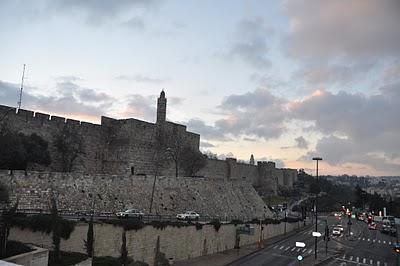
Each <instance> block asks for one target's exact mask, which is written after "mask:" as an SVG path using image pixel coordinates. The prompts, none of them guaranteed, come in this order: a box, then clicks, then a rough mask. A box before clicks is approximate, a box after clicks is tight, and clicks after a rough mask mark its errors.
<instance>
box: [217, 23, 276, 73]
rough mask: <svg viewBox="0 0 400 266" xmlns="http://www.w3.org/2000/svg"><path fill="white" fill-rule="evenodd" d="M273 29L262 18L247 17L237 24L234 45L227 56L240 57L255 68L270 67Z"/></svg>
mask: <svg viewBox="0 0 400 266" xmlns="http://www.w3.org/2000/svg"><path fill="white" fill-rule="evenodd" d="M272 34H273V31H272V30H271V29H270V28H268V27H267V26H265V23H264V21H263V19H262V18H259V17H258V18H254V19H246V20H242V21H240V22H239V23H238V24H237V28H236V32H235V34H234V40H233V43H232V46H231V48H230V50H229V52H228V53H227V54H225V57H226V58H229V59H230V58H238V59H240V60H242V61H243V62H245V63H247V64H249V65H250V66H252V67H255V68H268V67H269V66H270V65H271V62H270V60H269V59H268V56H267V54H268V51H269V46H268V39H269V37H271V35H272Z"/></svg>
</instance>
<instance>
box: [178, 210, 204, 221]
mask: <svg viewBox="0 0 400 266" xmlns="http://www.w3.org/2000/svg"><path fill="white" fill-rule="evenodd" d="M199 217H200V215H199V214H198V213H196V212H194V211H186V212H185V213H179V214H177V215H176V218H177V219H178V220H196V221H197V220H199Z"/></svg>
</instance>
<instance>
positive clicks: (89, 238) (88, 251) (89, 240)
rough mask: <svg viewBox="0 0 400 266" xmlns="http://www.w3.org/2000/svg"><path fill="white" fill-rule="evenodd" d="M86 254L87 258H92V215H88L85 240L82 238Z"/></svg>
mask: <svg viewBox="0 0 400 266" xmlns="http://www.w3.org/2000/svg"><path fill="white" fill-rule="evenodd" d="M84 244H85V249H86V254H87V255H88V257H89V258H93V253H94V231H93V215H92V216H91V217H90V220H89V224H88V231H87V235H86V240H84Z"/></svg>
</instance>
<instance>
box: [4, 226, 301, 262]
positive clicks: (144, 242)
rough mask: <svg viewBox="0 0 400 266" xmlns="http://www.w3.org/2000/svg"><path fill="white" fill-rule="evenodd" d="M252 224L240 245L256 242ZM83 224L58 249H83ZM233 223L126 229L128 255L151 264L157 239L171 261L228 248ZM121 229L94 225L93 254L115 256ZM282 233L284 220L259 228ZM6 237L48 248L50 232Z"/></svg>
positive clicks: (232, 241) (270, 234) (266, 235)
mask: <svg viewBox="0 0 400 266" xmlns="http://www.w3.org/2000/svg"><path fill="white" fill-rule="evenodd" d="M301 225H302V223H297V222H296V223H288V224H287V225H286V228H287V232H289V231H292V230H296V229H297V228H300V226H301ZM252 226H254V228H255V234H254V235H241V236H240V245H241V246H244V245H248V244H253V243H256V242H257V241H258V239H259V236H260V227H259V225H257V224H252ZM87 227H88V226H87V224H85V223H79V224H78V225H77V226H76V227H75V230H74V231H73V232H72V234H71V237H70V238H69V239H68V240H64V239H62V241H61V249H62V250H65V251H73V252H81V253H85V250H84V245H83V240H84V239H86V233H87ZM236 228H237V227H236V226H235V225H232V224H223V225H222V226H221V228H220V229H219V230H218V231H216V230H215V229H214V226H213V225H203V227H202V228H201V229H196V227H195V226H185V227H179V228H178V227H172V226H167V227H166V228H164V229H156V228H154V227H152V226H150V225H147V226H145V227H143V228H142V229H139V230H138V231H135V230H130V231H127V232H126V240H127V250H128V256H131V257H133V259H135V260H142V261H145V262H147V263H148V264H149V265H153V263H154V257H155V249H156V243H157V239H158V238H159V241H160V251H161V252H163V253H165V255H166V257H167V258H174V260H175V261H179V260H186V259H190V258H195V257H199V256H204V255H209V254H213V253H216V252H221V251H224V250H228V249H233V248H234V245H235V230H236ZM122 231H123V229H122V228H121V227H119V226H113V225H109V224H98V223H96V224H95V225H94V235H95V240H94V243H95V244H94V248H95V251H94V254H95V256H112V257H119V256H120V250H121V244H122V240H121V239H122ZM283 233H284V223H280V224H269V225H264V230H263V231H262V234H263V239H269V238H271V237H274V236H277V235H281V234H283ZM9 239H12V240H20V241H21V240H23V241H25V242H30V243H34V244H36V245H41V246H43V247H47V248H52V240H51V235H46V234H44V233H40V232H32V231H30V230H28V229H25V230H20V229H18V228H12V229H11V231H10V236H9Z"/></svg>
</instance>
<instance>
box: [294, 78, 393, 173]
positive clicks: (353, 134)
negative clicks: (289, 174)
mask: <svg viewBox="0 0 400 266" xmlns="http://www.w3.org/2000/svg"><path fill="white" fill-rule="evenodd" d="M399 113H400V83H398V84H392V85H390V86H385V87H383V88H381V89H380V92H379V93H378V94H376V95H372V96H365V95H363V94H349V93H345V92H340V93H338V94H332V93H329V92H322V93H320V94H319V95H316V96H313V97H310V98H308V99H306V100H304V101H302V102H298V103H296V104H294V105H293V106H292V108H291V110H290V116H292V117H293V118H296V119H300V120H304V121H313V122H314V123H315V127H314V130H316V131H320V132H322V133H324V134H325V135H326V137H324V138H322V139H320V140H319V141H318V143H317V146H316V149H315V151H312V152H311V153H315V154H324V155H325V156H328V157H329V160H330V162H332V164H341V163H345V162H348V163H368V164H369V165H371V162H372V161H373V160H376V162H381V163H380V165H381V167H379V169H386V170H389V169H391V170H394V169H397V170H398V171H399V170H400V165H399V164H398V163H396V162H395V161H396V160H399V159H400V156H399V153H398V151H399V150H400V140H399V137H398V136H399V135H400V123H399V122H398V121H399V117H398V116H399V115H398V114H399ZM338 136H343V137H338ZM309 155H312V154H309ZM309 155H307V157H309ZM375 167H377V166H375ZM376 169H377V168H376Z"/></svg>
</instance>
